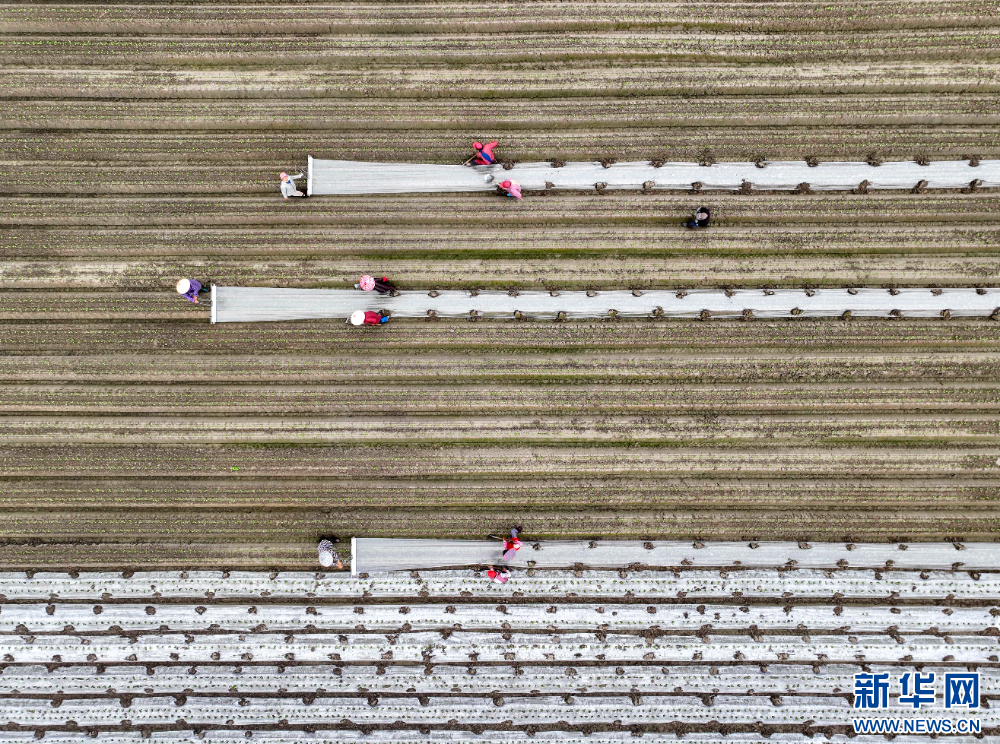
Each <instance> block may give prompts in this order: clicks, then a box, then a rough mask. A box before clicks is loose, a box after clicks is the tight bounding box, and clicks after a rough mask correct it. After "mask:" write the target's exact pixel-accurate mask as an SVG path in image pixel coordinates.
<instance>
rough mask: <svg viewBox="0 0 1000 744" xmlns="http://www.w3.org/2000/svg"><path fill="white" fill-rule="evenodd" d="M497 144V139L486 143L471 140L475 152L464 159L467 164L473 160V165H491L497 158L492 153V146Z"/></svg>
mask: <svg viewBox="0 0 1000 744" xmlns="http://www.w3.org/2000/svg"><path fill="white" fill-rule="evenodd" d="M496 146H497V141H496V140H493V141H492V142H488V143H487V144H485V145H484V144H483V143H482V142H473V143H472V149H473V150H475V151H476V154H475V155H473V156H472V157H471V158H469V159H468V160H466V161H465V164H466V165H468V164H469V163H470V162H472V161H475V165H493V164H494V163H495V162H496V161H497V159H496V156H495V155H494V154H493V148H494V147H496Z"/></svg>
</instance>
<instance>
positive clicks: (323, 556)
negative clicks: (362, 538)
mask: <svg viewBox="0 0 1000 744" xmlns="http://www.w3.org/2000/svg"><path fill="white" fill-rule="evenodd" d="M333 539H334V540H336V541H337V542H340V540H337V538H333ZM334 563H336V564H337V568H343V567H344V563H343V561H341V560H340V556H339V555H337V551H336V550H334V549H333V541H332V540H329V539H327V538H323V539H322V540H320V541H319V565H321V566H323V567H324V568H329V567H330V566H332V565H333V564H334Z"/></svg>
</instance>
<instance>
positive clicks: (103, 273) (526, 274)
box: [0, 252, 1000, 319]
mask: <svg viewBox="0 0 1000 744" xmlns="http://www.w3.org/2000/svg"><path fill="white" fill-rule="evenodd" d="M616 253H617V252H610V253H608V254H605V255H602V256H599V257H595V258H596V260H595V258H589V259H588V258H586V257H581V258H576V259H572V260H570V259H561V258H549V257H546V256H545V254H542V255H541V256H538V257H534V258H530V259H529V258H520V259H515V258H507V259H495V260H483V259H456V258H449V259H438V260H429V259H419V258H417V259H409V260H401V259H395V258H384V257H383V258H381V259H380V258H378V257H377V254H374V253H373V254H369V255H367V256H364V257H353V256H351V257H343V256H339V257H336V258H331V259H327V260H314V259H312V258H311V257H310V259H301V260H292V259H284V260H282V259H273V258H257V257H252V256H248V257H244V258H242V259H240V260H233V259H232V258H231V257H227V259H207V258H202V257H200V256H197V257H196V256H192V257H190V258H187V259H183V260H177V259H174V260H169V261H161V260H148V261H140V260H138V259H131V260H128V261H125V260H118V261H107V260H106V261H84V260H77V261H74V262H73V263H72V264H71V265H70V266H69V267H67V265H66V263H65V261H11V262H9V263H7V264H6V265H5V266H4V267H3V269H2V270H0V277H2V280H3V282H4V284H5V285H6V286H7V287H9V288H10V289H20V290H32V289H45V290H55V289H83V288H93V289H101V290H147V291H148V290H154V291H156V290H158V291H161V292H164V293H166V292H168V291H169V289H170V288H171V285H173V284H174V283H176V281H177V277H179V276H188V275H197V276H198V277H199V278H200V279H201V280H202V281H207V280H208V279H211V281H212V282H214V283H215V284H218V285H222V286H230V285H235V286H278V287H306V288H336V289H344V288H350V287H351V286H352V284H353V283H354V282H356V281H357V278H358V276H359V275H361V274H363V273H366V272H367V271H369V270H374V269H372V268H371V267H372V265H373V264H374V265H375V266H377V267H378V271H379V272H383V273H385V274H388V275H390V276H392V277H395V279H396V280H397V281H399V282H401V283H405V284H406V285H407V286H408V287H410V288H411V289H412V290H413V291H417V290H424V291H426V290H429V289H446V288H454V289H469V288H472V287H476V288H479V289H514V288H516V289H530V290H542V289H549V290H553V289H562V290H581V289H592V290H610V289H622V288H626V287H635V288H641V289H654V288H655V289H670V290H675V289H678V288H680V287H685V288H692V287H707V288H715V287H726V286H740V287H762V286H763V287H777V286H780V287H792V288H795V287H803V286H812V287H844V286H847V287H856V286H897V287H906V286H913V287H926V286H928V285H930V286H941V287H946V286H953V287H954V286H957V287H970V286H972V287H978V286H996V285H997V283H998V279H997V276H998V274H1000V256H981V257H963V256H956V257H941V258H935V257H930V256H925V255H918V256H907V255H905V254H904V255H894V256H854V257H851V256H844V257H839V256H838V257H823V256H817V257H807V258H803V257H792V258H790V257H781V256H769V257H767V258H761V257H733V258H729V257H719V256H713V255H711V254H709V255H707V256H690V257H688V256H683V257H671V258H661V257H657V256H655V255H653V256H647V257H645V258H620V257H619V256H618V255H616ZM231 255H232V254H230V256H231ZM557 256H558V254H557ZM133 297H136V299H137V300H138V301H137V302H136V303H135V304H132V303H128V304H127V305H126V304H125V303H124V302H123V301H122V300H123V299H124V298H119V300H118V301H117V302H110V303H108V304H105V298H104V296H103V294H94V295H91V296H90V297H85V296H83V295H77V296H76V297H75V298H73V297H72V296H71V297H64V298H62V299H61V300H58V302H59V303H60V304H61V305H63V308H62V309H61V310H57V309H55V308H53V309H52V310H49V309H47V308H45V307H44V305H46V304H47V299H46V298H45V297H44V296H43V297H41V298H38V299H34V300H27V301H24V302H22V301H20V300H19V299H18V296H17V295H15V296H14V297H8V298H5V301H3V302H0V318H19V319H33V318H37V319H44V318H66V317H79V316H78V315H71V316H67V315H66V313H67V312H68V313H76V312H77V311H79V310H91V311H93V312H94V313H95V315H92V316H90V317H92V318H94V319H97V318H105V319H106V318H108V317H111V314H113V313H115V312H116V309H118V310H120V313H121V317H131V318H139V319H141V318H149V319H155V318H157V317H164V316H165V317H170V318H178V317H182V316H181V315H180V313H182V312H183V309H182V306H180V305H179V304H178V298H177V297H174V296H172V295H169V294H164V295H163V296H162V297H158V298H156V299H151V300H147V299H145V298H143V297H142V295H141V294H138V293H137V294H135V295H133ZM109 299H111V298H109ZM367 299H368V297H367V296H364V295H358V297H357V301H358V303H359V305H361V304H364V303H365V302H366V301H367ZM170 300H173V303H170ZM171 304H172V305H173V306H172V307H171V306H170V305H171ZM33 305H35V306H36V307H37V306H38V305H42V307H38V309H37V310H36V309H34V308H33V307H32V306H33ZM150 306H154V307H155V306H158V307H156V310H155V311H153V312H150V311H149V310H148V309H147V308H150ZM613 308H614V305H613V304H609V305H607V309H613ZM844 309H845V310H846V309H847V308H846V307H845V308H844ZM697 310H698V308H695V311H696V312H697ZM987 314H988V313H987Z"/></svg>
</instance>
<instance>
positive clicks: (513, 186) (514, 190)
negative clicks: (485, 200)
mask: <svg viewBox="0 0 1000 744" xmlns="http://www.w3.org/2000/svg"><path fill="white" fill-rule="evenodd" d="M500 188H502V189H506V190H507V196H513V197H514V198H515V199H517V200H518V201H521V184H519V183H518V182H517V181H504V182H503V183H501V184H500Z"/></svg>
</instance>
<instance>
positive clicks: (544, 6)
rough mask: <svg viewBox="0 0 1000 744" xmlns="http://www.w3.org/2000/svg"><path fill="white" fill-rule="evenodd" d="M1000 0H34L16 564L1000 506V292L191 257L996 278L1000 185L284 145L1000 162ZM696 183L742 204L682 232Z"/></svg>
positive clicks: (981, 535)
mask: <svg viewBox="0 0 1000 744" xmlns="http://www.w3.org/2000/svg"><path fill="white" fill-rule="evenodd" d="M995 10H996V9H995V7H994V4H993V3H990V2H980V1H978V0H948V1H946V2H935V3H927V2H919V1H916V0H887V1H886V2H878V3H857V2H849V1H845V2H834V3H832V4H830V3H826V4H822V5H820V4H813V3H802V4H794V5H789V4H787V3H768V2H765V3H743V4H740V3H709V4H707V5H706V4H704V3H702V4H692V3H672V4H659V3H639V4H635V3H630V4H627V3H617V2H611V3H602V4H596V3H591V2H570V3H561V4H551V3H536V2H525V3H505V4H500V5H497V4H483V3H472V4H469V3H466V4H439V3H433V2H428V3H404V2H387V3H376V4H357V3H354V4H351V3H347V4H338V3H334V4H330V3H323V4H317V3H311V2H302V3H296V4H294V5H291V4H280V5H268V4H260V3H253V2H240V1H237V2H231V3H225V4H218V5H204V4H201V5H199V4H191V5H186V4H184V3H183V2H181V3H173V4H155V3H128V4H127V3H117V2H112V3H110V4H109V3H104V4H101V5H94V4H93V3H90V2H83V1H81V2H56V3H45V4H39V3H13V4H8V5H0V51H2V52H3V57H4V60H5V61H4V74H3V75H2V76H0V97H2V98H3V103H2V106H3V117H2V120H0V163H2V168H3V172H4V174H5V178H3V179H0V259H2V260H0V289H2V290H3V292H0V417H2V421H0V444H2V446H0V567H3V566H7V567H20V568H24V567H28V568H30V567H37V566H40V565H45V564H46V563H49V564H51V565H53V566H59V567H63V568H65V566H66V565H67V564H69V565H74V564H75V565H80V566H93V567H101V566H113V567H122V566H128V565H143V566H152V565H157V564H160V565H171V566H219V565H225V564H226V561H227V556H232V555H233V554H235V553H236V552H237V551H236V550H235V547H236V546H243V547H246V546H248V545H249V546H254V548H255V550H253V551H251V554H252V557H251V558H246V557H244V558H241V559H239V563H240V564H241V565H254V566H258V567H266V566H271V565H282V566H289V565H301V566H302V567H308V566H310V565H311V561H312V557H311V556H312V552H311V551H312V546H313V545H314V543H315V540H316V538H317V537H318V536H319V535H321V534H327V533H339V534H342V535H359V536H394V535H400V536H402V535H406V536H436V535H449V536H458V537H480V536H482V535H484V534H486V533H488V532H494V531H497V530H500V529H502V528H503V527H504V526H505V525H506V524H507V523H508V522H510V521H511V520H516V521H518V522H521V523H523V524H525V525H526V527H527V528H528V531H529V532H530V534H531V535H533V536H537V537H539V538H546V537H600V536H607V537H631V538H636V537H638V538H654V537H659V538H665V537H670V538H701V539H719V540H730V539H747V540H750V539H757V540H765V539H779V538H784V539H793V540H825V539H829V540H848V541H851V540H857V541H861V540H887V539H899V540H905V541H919V540H939V539H949V538H961V539H966V540H994V539H996V538H997V535H998V533H1000V506H998V499H1000V428H998V425H997V423H996V421H997V414H998V411H1000V383H998V382H997V380H998V379H1000V357H998V356H997V353H998V351H1000V323H996V322H993V321H989V320H981V321H979V320H977V321H957V320H954V321H951V320H948V321H946V320H936V321H928V320H919V321H918V320H908V319H905V318H902V319H896V320H885V321H871V320H867V321H857V320H853V321H834V320H831V321H817V320H801V321H800V320H794V319H789V320H788V321H783V322H761V321H752V322H731V321H708V322H687V321H685V322H676V321H664V320H654V319H649V320H646V321H616V320H611V319H609V320H608V321H606V322H590V321H586V322H583V321H581V322H569V323H565V324H557V323H516V322H513V321H512V322H509V323H508V322H479V323H469V322H445V321H440V322H430V321H426V322H425V321H396V322H392V323H390V324H389V325H388V326H386V327H381V328H377V329H355V328H350V327H345V326H344V325H343V324H342V323H341V322H315V323H287V324H260V325H255V326H249V325H231V326H211V325H210V324H209V322H208V321H209V317H208V316H209V312H208V305H207V303H204V304H202V305H200V306H194V305H192V304H190V303H187V302H185V301H184V300H182V299H179V298H178V296H177V295H176V293H174V292H173V289H172V288H173V285H174V283H175V282H176V280H177V279H178V278H180V277H182V276H189V277H195V278H198V279H200V280H202V281H206V282H215V283H218V284H238V285H262V286H289V287H335V288H347V287H350V286H351V285H352V284H353V283H354V282H355V281H356V280H357V276H358V275H359V274H360V273H366V272H372V273H375V272H381V273H387V274H389V275H391V276H392V277H394V278H395V279H396V281H397V282H398V283H399V284H400V285H401V286H402V287H403V288H404V289H422V290H428V289H432V288H442V289H443V288H469V289H472V288H497V289H505V288H509V289H515V288H535V289H539V288H547V289H560V288H566V289H595V290H601V289H611V288H622V287H631V288H637V289H641V288H647V287H649V288H652V287H658V288H673V287H676V288H678V289H679V288H693V287H778V286H784V287H818V286H832V287H844V286H847V287H850V286H860V285H868V286H884V287H894V286H900V287H902V286H941V287H946V286H996V285H997V284H998V283H1000V280H998V279H997V276H998V274H1000V194H997V193H995V192H990V191H980V192H978V193H962V192H960V191H958V190H955V191H952V192H944V191H940V192H931V193H924V194H911V193H908V192H907V193H879V194H870V195H867V194H849V193H822V194H780V193H768V194H761V193H752V194H750V195H739V194H717V193H716V194H712V193H707V194H702V195H697V196H695V195H691V194H685V193H663V192H654V193H650V194H642V193H638V192H636V193H609V194H607V195H604V196H601V195H598V194H595V193H589V194H582V193H576V194H573V193H562V194H556V195H546V196H543V195H541V194H531V193H529V194H526V198H525V199H524V201H523V202H521V203H517V204H512V203H509V202H511V201H513V200H502V199H497V198H494V197H492V196H491V195H485V194H454V195H435V196H416V195H395V196H392V195H389V196H371V197H369V196H360V197H321V198H314V199H311V200H308V201H305V200H301V201H299V200H291V201H289V202H285V201H283V200H282V199H281V198H280V195H279V193H278V178H277V174H278V173H279V172H280V171H282V170H288V171H291V172H296V171H298V170H300V169H302V168H304V166H305V163H306V156H307V155H309V154H311V155H314V156H316V157H328V158H344V159H363V160H379V161H406V162H434V163H457V162H461V160H463V159H465V157H467V156H468V152H469V149H468V147H469V143H471V142H472V141H473V140H475V139H483V138H486V139H484V141H487V140H489V139H498V140H500V142H501V145H500V148H499V150H498V154H499V155H500V157H501V158H511V159H515V160H519V161H522V162H524V161H529V160H545V159H564V160H572V159H588V160H600V159H604V158H607V159H617V160H619V161H624V160H636V159H665V160H687V161H697V160H698V159H699V158H702V157H704V156H705V155H706V152H705V151H708V153H707V154H708V155H710V156H712V157H714V158H716V159H718V160H728V159H750V158H754V159H756V158H758V157H762V158H764V159H774V160H777V159H806V158H816V159H817V160H819V161H832V160H868V159H869V158H872V157H876V158H881V159H883V160H888V159H904V160H909V159H913V160H916V159H929V160H940V159H959V158H971V157H979V158H982V159H986V158H998V157H1000V115H998V114H997V111H998V107H997V103H998V101H997V96H998V94H1000V54H998V51H997V50H998V49H1000V46H998V44H997V36H998V31H1000V21H998V20H997V15H996V12H995ZM702 203H704V204H708V205H710V206H711V207H712V208H713V217H714V220H715V225H714V226H713V228H712V229H710V230H706V231H698V232H689V231H687V230H685V229H684V228H682V227H681V221H682V219H683V218H684V217H686V216H687V215H688V214H690V212H691V210H692V209H693V208H695V207H697V206H699V205H700V204H702ZM240 555H243V556H246V555H247V551H245V550H244V551H243V552H242V553H240ZM234 560H235V559H234Z"/></svg>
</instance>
